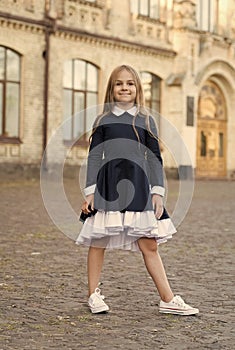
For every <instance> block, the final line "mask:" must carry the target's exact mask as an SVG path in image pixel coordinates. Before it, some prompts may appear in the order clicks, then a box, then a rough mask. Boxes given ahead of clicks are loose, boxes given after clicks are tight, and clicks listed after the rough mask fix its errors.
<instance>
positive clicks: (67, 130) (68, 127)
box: [63, 90, 72, 140]
mask: <svg viewBox="0 0 235 350" xmlns="http://www.w3.org/2000/svg"><path fill="white" fill-rule="evenodd" d="M64 121H66V122H65V123H64V127H63V135H64V139H65V140H71V138H72V91H71V90H64Z"/></svg>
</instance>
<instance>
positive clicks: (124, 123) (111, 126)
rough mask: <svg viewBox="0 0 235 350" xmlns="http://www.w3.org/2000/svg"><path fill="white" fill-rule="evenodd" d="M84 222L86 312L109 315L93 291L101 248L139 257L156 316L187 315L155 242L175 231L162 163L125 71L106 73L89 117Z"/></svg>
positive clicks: (137, 85) (135, 85) (132, 76)
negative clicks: (98, 109)
mask: <svg viewBox="0 0 235 350" xmlns="http://www.w3.org/2000/svg"><path fill="white" fill-rule="evenodd" d="M84 194H85V196H86V201H85V202H84V204H83V205H82V215H86V216H87V219H86V220H85V222H84V225H83V228H82V230H81V232H80V235H79V237H78V239H77V243H78V244H87V245H89V252H88V287H89V299H88V305H89V307H90V310H91V312H92V313H100V312H105V311H108V310H109V307H108V305H107V304H106V303H105V302H104V296H103V295H101V291H100V289H99V288H98V285H99V279H100V274H101V270H102V265H103V260H104V252H105V249H106V248H121V249H126V250H132V251H141V253H142V255H143V258H144V262H145V265H146V268H147V270H148V272H149V274H150V276H151V277H152V279H153V281H154V283H155V285H156V287H157V290H158V292H159V294H160V297H161V301H160V305H159V311H160V312H162V313H172V314H179V315H194V314H196V313H198V312H199V310H198V309H196V308H193V307H191V306H190V305H187V304H186V303H185V302H184V301H183V299H182V298H181V297H180V296H178V295H174V294H173V292H172V290H171V288H170V285H169V283H168V280H167V276H166V273H165V270H164V266H163V264H162V261H161V258H160V255H159V253H158V249H157V245H158V243H161V242H165V241H167V240H168V239H169V238H171V237H172V234H173V233H175V232H176V230H175V228H174V226H173V224H172V222H171V219H170V218H169V216H168V213H167V212H166V210H165V208H164V206H163V196H164V185H163V169H162V158H161V155H160V149H159V144H158V138H157V130H156V126H155V124H154V120H153V118H152V117H150V116H149V114H148V112H147V111H146V109H145V108H144V95H143V88H142V85H141V81H140V78H139V76H138V74H137V72H136V71H135V70H134V69H133V68H132V67H130V66H127V65H122V66H119V67H117V68H116V69H114V71H113V72H112V73H111V76H110V78H109V81H108V85H107V90H106V96H105V103H104V108H103V113H102V114H101V115H100V116H98V117H97V119H96V121H95V123H94V128H93V132H92V135H91V144H90V149H89V155H88V167H87V181H86V188H85V189H84Z"/></svg>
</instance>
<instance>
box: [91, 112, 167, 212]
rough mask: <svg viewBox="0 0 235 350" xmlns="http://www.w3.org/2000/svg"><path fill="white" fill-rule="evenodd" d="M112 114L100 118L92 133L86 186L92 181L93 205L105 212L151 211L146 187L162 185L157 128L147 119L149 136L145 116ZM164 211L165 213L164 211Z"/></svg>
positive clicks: (148, 191)
mask: <svg viewBox="0 0 235 350" xmlns="http://www.w3.org/2000/svg"><path fill="white" fill-rule="evenodd" d="M132 123H133V116H132V115H130V114H129V113H128V112H125V113H124V114H122V115H121V116H117V115H115V114H113V113H111V114H110V115H107V116H105V117H103V118H102V119H101V122H100V125H99V126H98V127H97V129H96V131H95V133H94V134H93V136H92V142H91V145H90V150H89V156H88V169H87V181H86V187H89V186H91V185H93V184H96V190H95V208H96V209H101V210H105V211H121V212H125V211H144V210H153V207H152V201H151V193H150V190H151V188H152V187H153V186H161V187H164V184H163V168H162V158H161V154H160V148H159V143H158V140H157V130H156V127H155V124H154V121H153V119H152V118H150V128H151V132H152V134H153V135H155V137H153V136H152V135H150V133H149V131H148V130H147V128H146V125H145V118H144V117H143V116H141V115H138V116H137V118H136V121H135V126H136V131H137V132H138V135H139V140H138V138H137V135H136V133H135V131H134V129H133V125H132ZM165 214H166V213H165Z"/></svg>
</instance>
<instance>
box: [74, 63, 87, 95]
mask: <svg viewBox="0 0 235 350" xmlns="http://www.w3.org/2000/svg"><path fill="white" fill-rule="evenodd" d="M74 88H75V89H78V90H85V88H86V62H85V61H80V60H75V61H74Z"/></svg>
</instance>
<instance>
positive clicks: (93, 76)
mask: <svg viewBox="0 0 235 350" xmlns="http://www.w3.org/2000/svg"><path fill="white" fill-rule="evenodd" d="M97 81H98V70H97V68H96V67H95V66H93V65H92V64H88V65H87V90H89V91H97Z"/></svg>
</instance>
